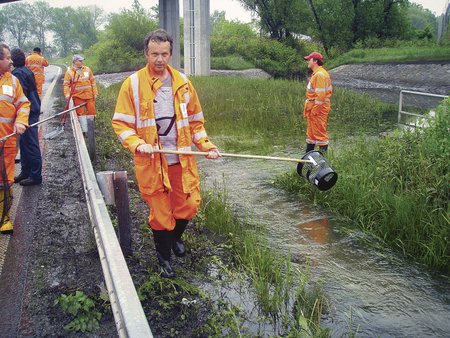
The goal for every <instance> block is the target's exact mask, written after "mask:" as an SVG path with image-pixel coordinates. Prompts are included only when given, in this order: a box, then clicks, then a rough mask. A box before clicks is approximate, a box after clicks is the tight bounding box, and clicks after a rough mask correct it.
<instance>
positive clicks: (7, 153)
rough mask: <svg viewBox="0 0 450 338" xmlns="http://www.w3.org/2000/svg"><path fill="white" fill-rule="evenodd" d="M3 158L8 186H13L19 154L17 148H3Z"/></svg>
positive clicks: (1, 183) (0, 183)
mask: <svg viewBox="0 0 450 338" xmlns="http://www.w3.org/2000/svg"><path fill="white" fill-rule="evenodd" d="M3 151H4V153H3V156H4V161H5V167H6V175H7V176H8V183H7V184H8V186H11V185H12V184H13V182H14V165H15V159H16V154H17V149H16V147H5V148H3ZM2 181H3V179H2ZM2 181H1V182H0V185H1V186H2V187H3V182H2Z"/></svg>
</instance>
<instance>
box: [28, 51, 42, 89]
mask: <svg viewBox="0 0 450 338" xmlns="http://www.w3.org/2000/svg"><path fill="white" fill-rule="evenodd" d="M25 66H27V67H28V68H30V70H31V71H32V72H33V73H34V78H35V81H36V83H38V82H40V83H43V82H44V67H47V66H48V61H47V60H46V59H45V58H44V57H43V56H41V55H40V54H39V53H33V54H31V55H29V56H27V58H26V59H25Z"/></svg>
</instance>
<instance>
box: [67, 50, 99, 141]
mask: <svg viewBox="0 0 450 338" xmlns="http://www.w3.org/2000/svg"><path fill="white" fill-rule="evenodd" d="M83 61H84V57H82V56H81V55H79V54H75V55H74V56H73V58H72V62H73V66H72V67H69V68H68V69H67V71H66V74H65V75H64V96H65V97H66V99H67V100H70V99H72V100H73V104H74V105H75V106H78V105H80V104H82V103H85V102H86V105H85V106H83V107H80V108H77V115H78V120H79V121H80V125H81V128H82V130H83V132H87V120H88V119H95V115H96V114H97V112H96V108H95V100H96V99H97V96H98V89H97V81H96V79H95V77H94V74H93V73H92V70H91V69H90V68H89V67H87V66H85V65H83Z"/></svg>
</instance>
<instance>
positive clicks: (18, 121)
mask: <svg viewBox="0 0 450 338" xmlns="http://www.w3.org/2000/svg"><path fill="white" fill-rule="evenodd" d="M11 67H12V61H11V53H10V49H9V47H8V45H6V44H5V43H2V42H0V138H2V137H5V136H7V135H10V134H12V133H14V132H16V133H17V134H23V133H24V132H25V130H26V128H27V126H28V115H29V113H30V101H28V99H27V97H26V96H25V95H24V93H23V89H22V86H21V85H20V81H19V79H17V78H16V77H15V76H14V75H12V74H11V72H10V71H11ZM2 152H3V154H2ZM16 153H17V147H16V137H15V136H12V137H9V138H8V139H6V141H4V140H3V141H2V142H1V143H0V171H1V180H0V214H1V219H0V233H2V234H8V233H12V232H13V224H12V223H11V220H10V219H9V207H10V205H11V204H10V202H11V198H12V193H11V185H12V184H13V182H14V162H15V158H16ZM3 161H4V162H3ZM2 162H3V163H2Z"/></svg>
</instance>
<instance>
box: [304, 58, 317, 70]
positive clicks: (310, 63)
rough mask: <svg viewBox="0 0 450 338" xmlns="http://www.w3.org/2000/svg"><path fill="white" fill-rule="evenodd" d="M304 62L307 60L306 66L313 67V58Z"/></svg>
mask: <svg viewBox="0 0 450 338" xmlns="http://www.w3.org/2000/svg"><path fill="white" fill-rule="evenodd" d="M306 62H308V68H310V69H313V67H314V65H315V63H316V62H315V60H314V59H312V58H311V59H309V60H307V61H306Z"/></svg>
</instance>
